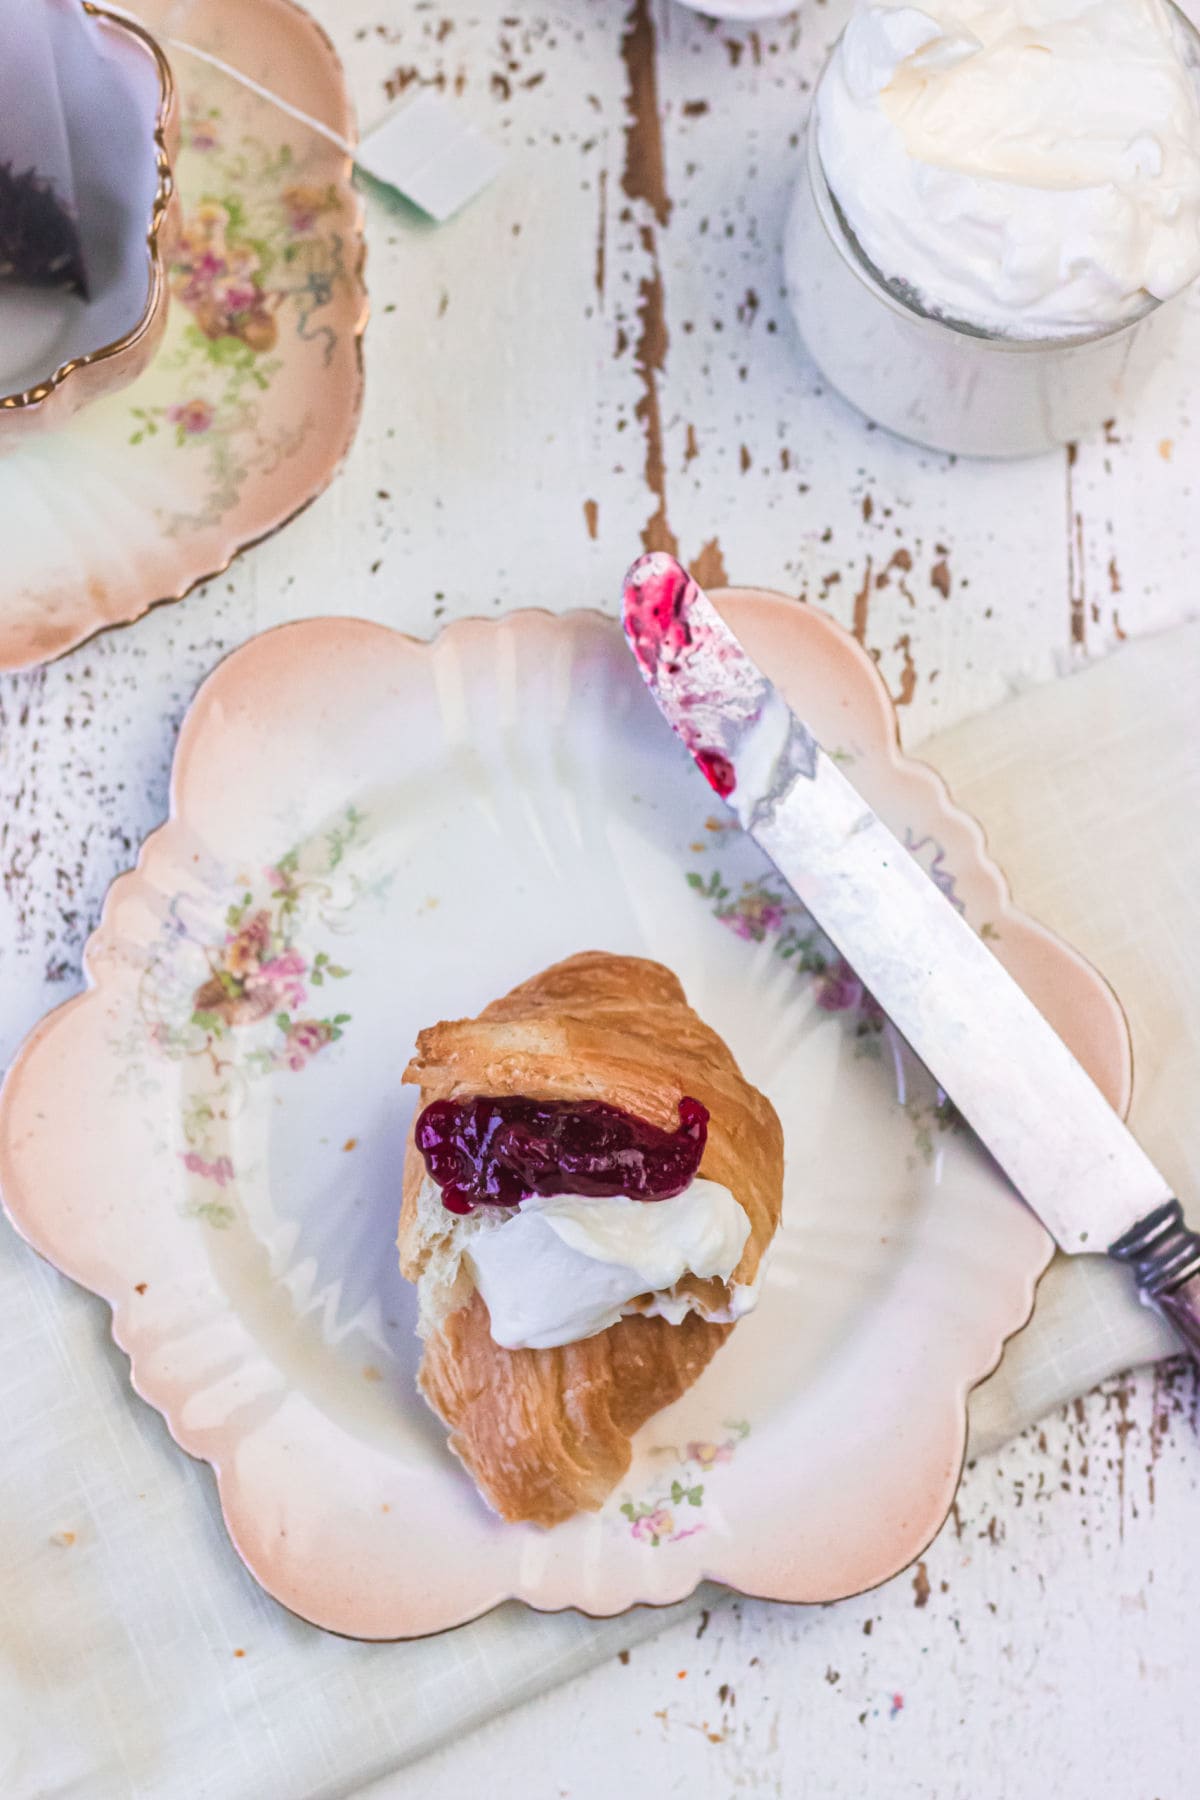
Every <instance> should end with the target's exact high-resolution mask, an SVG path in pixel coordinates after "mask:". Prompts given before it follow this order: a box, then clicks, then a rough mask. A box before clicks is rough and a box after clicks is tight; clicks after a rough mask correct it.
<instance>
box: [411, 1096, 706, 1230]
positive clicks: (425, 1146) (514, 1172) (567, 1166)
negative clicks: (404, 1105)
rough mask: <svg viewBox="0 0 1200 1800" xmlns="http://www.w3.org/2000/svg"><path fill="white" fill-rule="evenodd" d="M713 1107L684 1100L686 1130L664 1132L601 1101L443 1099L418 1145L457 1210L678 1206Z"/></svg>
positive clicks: (427, 1117) (419, 1132)
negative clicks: (636, 1203) (574, 1198)
mask: <svg viewBox="0 0 1200 1800" xmlns="http://www.w3.org/2000/svg"><path fill="white" fill-rule="evenodd" d="M707 1138H708V1109H707V1107H704V1106H702V1105H701V1104H700V1102H699V1100H689V1099H686V1098H685V1099H683V1100H681V1101H680V1102H679V1128H678V1130H677V1131H662V1130H660V1128H659V1127H658V1126H657V1125H651V1124H649V1123H648V1122H647V1121H646V1120H645V1119H638V1118H635V1117H634V1115H633V1114H632V1113H627V1112H622V1111H621V1109H620V1108H619V1107H616V1106H606V1105H605V1104H604V1102H603V1101H600V1100H527V1099H525V1098H523V1097H522V1096H519V1095H506V1096H504V1097H503V1098H500V1099H491V1098H488V1097H487V1096H486V1095H477V1096H475V1097H473V1098H471V1099H464V1100H434V1101H432V1102H431V1104H430V1105H429V1106H427V1107H426V1108H425V1110H424V1112H423V1113H422V1114H421V1116H420V1118H419V1119H418V1120H417V1128H416V1145H417V1149H418V1150H419V1151H420V1152H421V1155H422V1156H423V1157H424V1158H425V1167H426V1168H427V1169H428V1171H429V1174H430V1176H431V1177H432V1179H433V1180H434V1181H435V1182H436V1183H437V1185H438V1187H440V1188H441V1190H442V1205H443V1206H444V1207H445V1208H446V1210H447V1211H448V1212H452V1213H469V1212H470V1211H471V1210H472V1208H473V1207H476V1206H519V1205H520V1204H521V1202H522V1200H528V1199H530V1198H531V1197H532V1196H533V1195H534V1194H538V1195H540V1196H542V1197H543V1198H546V1197H548V1196H550V1195H551V1194H583V1195H586V1196H587V1197H589V1198H593V1199H599V1198H601V1197H603V1196H605V1195H610V1194H625V1195H627V1196H628V1197H629V1198H630V1199H631V1200H669V1199H670V1198H671V1197H672V1195H674V1194H681V1193H682V1192H683V1190H684V1188H686V1187H688V1186H689V1185H690V1184H691V1182H692V1181H693V1180H694V1178H695V1175H696V1171H697V1169H698V1168H699V1167H700V1159H701V1157H702V1156H703V1155H704V1145H705V1143H706V1141H707Z"/></svg>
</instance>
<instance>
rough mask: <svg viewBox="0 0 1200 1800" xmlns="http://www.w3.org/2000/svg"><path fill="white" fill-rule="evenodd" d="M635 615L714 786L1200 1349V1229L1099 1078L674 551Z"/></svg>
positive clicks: (1076, 1244) (652, 672)
mask: <svg viewBox="0 0 1200 1800" xmlns="http://www.w3.org/2000/svg"><path fill="white" fill-rule="evenodd" d="M623 623H624V627H625V634H626V637H627V639H628V642H629V646H630V648H631V650H632V651H633V654H634V656H635V658H636V660H637V663H638V667H639V668H640V670H641V672H642V675H643V677H644V679H645V681H646V684H647V686H648V687H649V689H650V691H651V693H652V694H653V696H654V698H655V700H656V701H657V703H658V706H659V708H660V710H661V712H662V713H663V715H664V717H665V718H666V720H667V722H668V723H669V724H670V726H671V727H672V729H673V730H674V731H675V732H676V734H677V735H678V736H679V737H680V738H681V739H682V740H683V742H684V744H685V745H686V746H687V748H688V750H689V751H690V752H691V755H692V757H693V759H694V760H695V762H696V763H697V765H698V767H699V768H700V770H701V772H702V773H703V774H704V776H705V778H706V780H707V781H708V782H709V785H710V786H711V787H712V788H713V789H714V791H715V792H716V793H717V794H719V795H720V796H721V798H722V799H724V800H725V801H726V802H727V803H728V805H729V806H730V807H731V808H732V809H733V811H734V813H735V814H736V816H737V819H738V822H739V823H740V825H741V826H742V828H743V830H745V831H747V832H748V833H749V834H750V836H751V837H753V838H754V839H755V840H756V842H757V843H758V844H759V845H760V846H761V848H762V849H763V850H764V851H765V852H766V854H767V855H768V856H769V857H770V859H771V861H772V862H773V863H774V865H775V867H776V868H777V869H778V871H779V873H780V874H781V875H782V876H783V878H784V880H785V881H786V882H787V883H788V885H789V886H790V887H791V888H792V889H793V891H794V892H795V893H796V895H797V896H798V898H799V899H800V900H801V901H802V902H803V904H804V905H805V906H806V907H807V908H808V910H809V912H811V913H812V915H813V916H814V918H815V919H816V920H817V922H818V923H819V924H820V926H821V927H822V929H823V930H824V931H825V933H826V935H827V936H828V937H829V938H830V939H831V941H832V942H833V944H834V945H835V946H836V947H837V949H838V950H839V951H840V952H841V954H842V955H843V956H844V957H845V959H846V961H847V962H848V963H849V964H850V965H851V967H852V968H853V969H854V971H855V973H856V975H857V976H858V978H859V979H860V980H861V981H862V982H863V984H864V985H865V986H866V987H867V988H868V989H869V990H870V992H871V993H872V994H873V995H874V997H875V999H876V1000H877V1001H878V1003H879V1005H880V1006H881V1007H882V1008H883V1010H884V1011H885V1012H886V1013H887V1014H888V1016H889V1017H890V1018H891V1020H892V1022H893V1023H894V1025H895V1026H896V1028H897V1030H898V1031H899V1032H900V1033H901V1035H902V1036H903V1037H904V1038H905V1039H906V1040H907V1042H908V1043H909V1044H910V1045H911V1047H912V1049H913V1051H914V1052H915V1053H916V1055H917V1056H918V1057H919V1058H920V1059H921V1061H922V1062H923V1063H924V1064H925V1065H926V1067H927V1068H928V1069H929V1070H930V1072H931V1073H932V1074H933V1076H934V1077H935V1078H936V1080H937V1081H938V1082H939V1084H940V1085H941V1086H942V1087H943V1088H944V1089H945V1091H946V1093H947V1094H949V1096H950V1098H951V1099H952V1101H953V1102H954V1105H955V1106H956V1108H957V1109H958V1111H959V1113H960V1114H961V1115H962V1117H963V1118H964V1119H965V1120H966V1122H967V1123H968V1124H969V1125H970V1126H971V1128H972V1129H973V1130H974V1131H975V1133H976V1135H977V1136H978V1137H979V1138H980V1139H981V1140H982V1142H983V1143H984V1144H985V1145H986V1146H987V1148H988V1150H989V1151H990V1152H991V1154H992V1156H993V1157H994V1158H995V1160H996V1161H997V1163H999V1165H1000V1167H1001V1168H1002V1169H1003V1171H1004V1173H1005V1174H1006V1175H1007V1176H1008V1178H1009V1180H1010V1181H1011V1182H1012V1184H1013V1186H1014V1187H1015V1188H1016V1189H1017V1191H1018V1193H1019V1194H1021V1196H1022V1197H1023V1198H1024V1199H1025V1201H1026V1202H1027V1203H1028V1204H1029V1205H1030V1206H1031V1207H1032V1208H1033V1210H1034V1211H1035V1212H1036V1213H1037V1214H1038V1216H1039V1217H1040V1218H1041V1220H1042V1222H1043V1223H1044V1224H1045V1225H1046V1227H1047V1229H1048V1230H1049V1231H1050V1232H1051V1234H1052V1236H1053V1237H1054V1238H1055V1240H1056V1242H1057V1243H1058V1244H1059V1245H1060V1246H1061V1248H1062V1249H1063V1250H1065V1251H1067V1252H1069V1253H1072V1254H1078V1253H1080V1252H1087V1251H1096V1252H1103V1251H1107V1252H1109V1253H1110V1254H1112V1255H1114V1256H1117V1257H1118V1258H1119V1259H1121V1260H1123V1261H1126V1262H1128V1263H1130V1264H1131V1265H1132V1266H1133V1268H1134V1272H1135V1275H1136V1277H1137V1279H1138V1281H1139V1284H1140V1285H1141V1287H1142V1289H1143V1292H1144V1293H1145V1294H1146V1295H1147V1297H1148V1298H1151V1299H1154V1300H1155V1301H1156V1302H1157V1303H1158V1304H1160V1306H1161V1307H1162V1309H1163V1311H1164V1312H1166V1313H1167V1314H1168V1316H1170V1317H1171V1318H1172V1322H1173V1323H1175V1324H1176V1326H1177V1327H1178V1328H1179V1329H1180V1331H1181V1333H1182V1334H1183V1335H1184V1336H1185V1337H1186V1338H1188V1340H1189V1342H1190V1344H1191V1347H1192V1348H1193V1349H1194V1350H1195V1351H1196V1353H1197V1354H1200V1237H1197V1236H1196V1235H1195V1234H1194V1233H1192V1232H1190V1231H1189V1230H1188V1229H1187V1227H1186V1226H1185V1225H1184V1223H1183V1215H1182V1210H1181V1208H1180V1205H1179V1202H1178V1200H1176V1199H1175V1198H1174V1196H1173V1195H1172V1192H1171V1188H1170V1184H1169V1183H1168V1182H1167V1181H1166V1179H1165V1178H1164V1176H1162V1175H1161V1174H1160V1173H1159V1171H1158V1170H1157V1169H1156V1168H1155V1166H1154V1164H1153V1163H1152V1161H1151V1160H1150V1158H1149V1157H1148V1156H1147V1154H1146V1152H1145V1151H1144V1150H1143V1149H1142V1147H1141V1145H1140V1144H1139V1143H1138V1142H1137V1140H1136V1138H1135V1137H1134V1136H1133V1134H1132V1132H1131V1131H1129V1129H1128V1128H1127V1126H1126V1125H1125V1124H1124V1122H1123V1121H1122V1120H1121V1119H1120V1118H1119V1117H1118V1115H1117V1114H1116V1113H1115V1112H1114V1111H1113V1109H1112V1107H1110V1106H1109V1104H1108V1102H1107V1100H1106V1099H1105V1098H1104V1096H1103V1095H1102V1094H1101V1092H1100V1090H1099V1088H1098V1087H1097V1086H1096V1085H1095V1083H1094V1082H1093V1081H1092V1079H1091V1077H1090V1076H1089V1075H1088V1074H1087V1073H1086V1071H1085V1070H1084V1069H1083V1067H1082V1066H1081V1064H1080V1063H1079V1062H1078V1061H1077V1060H1076V1058H1075V1057H1074V1055H1073V1054H1072V1052H1071V1051H1070V1050H1069V1049H1068V1047H1067V1045H1066V1044H1065V1043H1064V1042H1063V1040H1062V1039H1061V1038H1060V1037H1059V1036H1058V1034H1057V1033H1056V1032H1055V1031H1054V1030H1053V1028H1052V1027H1051V1026H1050V1025H1049V1024H1048V1022H1047V1021H1046V1019H1045V1018H1044V1017H1043V1015H1042V1014H1041V1013H1040V1012H1039V1011H1038V1009H1037V1007H1036V1006H1035V1005H1034V1004H1033V1002H1032V1001H1031V1000H1030V999H1029V997H1028V996H1027V995H1026V993H1025V992H1024V990H1023V989H1022V988H1021V987H1020V986H1019V984H1018V983H1017V982H1016V981H1015V980H1014V979H1013V978H1012V976H1010V975H1009V973H1008V972H1007V970H1006V969H1005V968H1004V966H1003V964H1002V963H1001V962H999V961H998V959H997V958H996V957H995V956H994V955H993V954H992V952H991V951H990V950H989V949H988V947H987V945H986V944H985V943H984V942H983V941H982V939H981V938H979V937H978V936H977V935H976V933H975V931H974V929H973V928H972V927H971V925H970V924H968V922H967V921H966V919H964V918H963V916H962V915H961V914H960V913H959V912H958V911H957V910H956V908H955V907H954V906H953V905H952V904H951V903H950V901H949V900H948V899H947V897H946V896H945V895H944V894H943V893H942V892H941V890H940V889H939V888H938V887H937V885H936V884H935V883H934V882H933V881H931V880H930V879H929V877H928V876H927V875H926V873H925V871H924V870H923V869H922V868H921V867H920V865H919V864H918V863H917V862H916V861H915V859H914V858H913V857H912V856H911V855H910V854H909V852H908V851H907V850H906V849H905V848H904V846H903V845H902V844H901V843H900V841H899V839H897V838H896V837H895V836H894V835H893V833H892V832H891V831H889V830H888V828H887V826H886V825H884V824H883V822H882V820H880V819H879V818H878V817H877V816H876V814H875V813H874V812H873V811H872V809H871V808H870V806H869V805H868V804H867V802H866V801H865V800H864V799H863V797H862V795H861V794H859V793H858V791H857V790H856V788H855V787H854V786H853V784H852V783H851V782H850V781H849V780H848V779H847V777H846V776H845V775H844V774H843V773H842V771H841V770H840V769H839V768H838V766H837V764H836V763H835V762H834V761H833V760H832V758H831V757H830V756H828V755H827V754H826V752H825V751H824V750H823V749H822V747H821V745H820V744H819V743H818V742H817V740H816V738H815V736H814V735H813V733H812V732H811V731H810V730H809V728H808V727H807V725H806V724H805V723H804V721H803V720H802V719H799V718H798V717H797V716H796V715H795V713H793V712H792V710H791V708H790V707H789V706H788V705H787V703H786V701H785V700H784V699H783V697H782V695H781V694H779V693H778V691H777V690H776V689H775V688H774V686H773V685H772V683H771V682H770V681H769V680H768V679H767V677H766V676H765V675H764V674H763V672H762V670H761V669H759V668H758V667H757V665H756V664H755V663H754V662H753V661H752V660H751V658H750V657H749V656H748V655H747V654H746V652H745V650H744V649H743V648H742V646H741V644H740V643H739V642H738V640H737V638H736V637H735V635H734V633H733V632H732V631H731V630H730V628H729V626H728V625H727V624H726V623H725V621H724V619H723V618H722V617H721V615H720V613H719V612H718V611H717V609H716V608H715V607H714V606H713V604H712V602H711V601H710V600H709V599H708V597H707V596H706V595H705V594H704V593H702V592H701V590H700V588H699V587H698V585H697V584H696V582H695V581H693V580H692V578H691V577H690V576H689V575H688V574H687V572H686V570H685V569H683V568H682V567H681V565H680V564H679V563H678V562H676V561H675V559H674V558H673V557H671V556H668V555H666V554H665V553H663V552H651V553H650V554H648V555H646V556H643V557H640V558H639V559H638V561H637V562H635V563H634V565H633V567H632V569H631V570H630V571H629V574H628V576H627V577H626V582H625V590H624V607H623Z"/></svg>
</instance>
